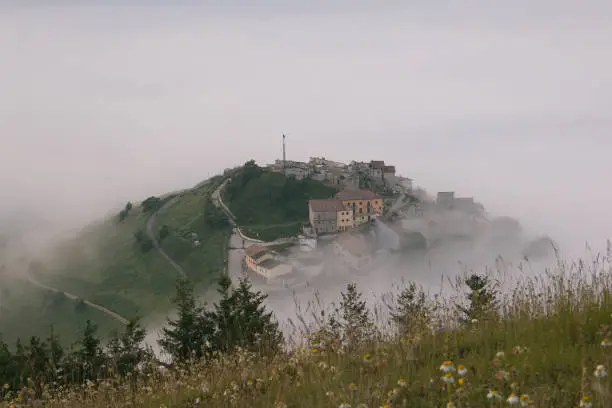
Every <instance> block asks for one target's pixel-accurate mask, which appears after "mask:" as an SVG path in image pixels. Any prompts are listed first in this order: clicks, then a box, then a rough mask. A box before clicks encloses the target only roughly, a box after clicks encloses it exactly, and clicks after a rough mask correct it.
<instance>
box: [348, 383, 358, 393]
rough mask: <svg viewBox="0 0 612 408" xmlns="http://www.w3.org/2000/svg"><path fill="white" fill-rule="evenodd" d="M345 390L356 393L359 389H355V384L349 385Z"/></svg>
mask: <svg viewBox="0 0 612 408" xmlns="http://www.w3.org/2000/svg"><path fill="white" fill-rule="evenodd" d="M347 388H348V389H349V391H357V390H358V389H359V387H357V384H355V383H350V384H349V385H348V387H347Z"/></svg>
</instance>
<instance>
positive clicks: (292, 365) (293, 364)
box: [289, 357, 297, 367]
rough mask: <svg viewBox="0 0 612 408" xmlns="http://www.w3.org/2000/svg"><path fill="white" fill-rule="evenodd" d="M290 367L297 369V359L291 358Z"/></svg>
mask: <svg viewBox="0 0 612 408" xmlns="http://www.w3.org/2000/svg"><path fill="white" fill-rule="evenodd" d="M289 365H290V366H291V367H295V366H296V365H297V359H296V358H295V357H291V358H290V359H289Z"/></svg>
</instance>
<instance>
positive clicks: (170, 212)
mask: <svg viewBox="0 0 612 408" xmlns="http://www.w3.org/2000/svg"><path fill="white" fill-rule="evenodd" d="M221 181H222V179H221V178H220V177H217V178H213V179H211V180H210V181H209V182H208V183H203V184H201V185H199V186H198V187H196V188H193V189H189V190H185V191H182V192H180V193H175V194H171V195H168V196H165V197H163V198H161V197H149V198H148V199H146V200H144V201H143V202H142V203H141V204H140V205H132V204H127V205H126V207H125V208H124V209H123V210H122V211H121V212H119V213H117V214H115V215H113V216H112V217H109V218H107V219H105V220H102V221H100V222H98V223H95V224H93V225H90V226H88V227H87V228H86V229H84V230H83V231H81V232H80V233H78V234H77V235H76V236H75V237H74V239H73V240H71V241H70V242H66V243H63V244H62V245H61V246H60V247H59V248H58V249H57V250H56V251H55V253H54V256H53V257H52V258H51V259H48V258H45V259H40V260H38V261H35V262H32V263H31V264H30V267H29V275H30V276H31V277H32V278H33V279H35V280H36V281H37V282H39V283H40V284H41V285H45V286H49V287H53V288H57V289H58V290H59V291H60V292H69V293H71V294H74V295H75V296H77V297H79V298H81V299H85V300H88V301H90V302H92V303H95V304H97V305H100V306H102V307H105V308H108V309H110V310H111V311H113V312H116V313H118V314H119V315H121V316H123V317H125V318H128V319H129V318H131V317H135V316H139V317H149V316H152V315H155V314H162V315H165V313H166V312H167V311H168V310H169V308H170V298H171V296H172V295H173V291H174V286H175V282H176V280H177V278H178V277H181V276H185V277H187V278H189V279H190V280H191V281H193V282H194V283H195V284H196V288H197V289H198V290H199V291H205V290H207V289H208V287H209V286H210V283H211V282H212V281H213V280H215V279H216V278H217V277H218V276H219V275H220V274H221V272H222V271H223V270H224V268H225V263H226V257H227V245H228V240H229V236H230V233H231V228H230V226H229V223H228V221H227V218H226V217H225V215H224V214H223V213H222V212H220V211H219V210H217V208H216V207H215V206H214V205H213V204H212V202H211V199H210V196H211V194H212V192H213V191H214V190H215V189H216V188H217V187H218V185H219V184H220V182H221ZM196 237H197V238H196ZM160 250H161V251H163V253H162V252H161V251H160ZM164 254H165V255H167V257H169V258H170V259H171V260H172V262H170V261H169V260H168V258H167V257H166V256H164ZM28 285H29V284H28V283H27V282H26V281H24V282H20V283H19V285H18V286H15V289H14V291H15V293H23V294H26V293H27V294H28V295H26V296H23V297H22V298H21V300H20V301H19V304H20V305H21V307H20V308H19V309H14V310H20V311H19V317H20V319H21V321H22V322H27V321H29V322H33V321H37V322H40V325H39V326H36V327H32V326H31V325H25V324H21V325H20V324H18V323H19V321H18V320H14V319H8V318H7V317H5V316H6V315H5V316H3V317H0V333H8V332H9V331H10V332H11V333H10V336H8V337H10V338H16V337H22V338H26V337H28V336H30V335H33V334H40V333H41V331H48V330H49V326H50V323H51V322H53V321H54V320H53V319H49V320H47V319H44V318H43V317H44V316H47V317H48V316H55V317H56V318H60V319H62V324H61V325H59V327H58V328H57V330H56V332H58V333H59V334H60V337H61V338H62V339H63V340H66V341H68V340H69V339H72V338H73V336H74V333H75V329H76V328H78V327H81V326H82V325H83V324H84V321H85V320H86V319H87V318H89V319H91V320H92V321H94V322H95V323H97V324H98V325H99V326H100V329H101V330H100V332H101V334H103V335H104V336H106V335H108V334H109V333H110V331H112V330H114V329H115V328H116V327H117V324H116V323H117V322H116V321H114V320H113V319H110V321H109V317H108V316H107V315H105V314H104V313H100V312H99V311H96V310H91V307H88V306H86V307H84V308H83V309H84V310H85V312H84V313H83V312H82V311H81V312H79V313H73V311H72V309H74V304H75V302H74V301H71V300H69V299H63V300H62V301H61V302H52V301H46V300H42V299H43V298H44V297H45V296H48V295H45V291H44V290H41V289H40V288H37V287H33V285H29V286H28ZM11 290H13V289H11ZM14 313H17V312H16V311H15V312H14ZM41 319H42V320H41ZM9 320H10V321H9ZM5 337H7V335H6V334H5Z"/></svg>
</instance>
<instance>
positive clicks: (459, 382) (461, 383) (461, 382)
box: [457, 378, 465, 385]
mask: <svg viewBox="0 0 612 408" xmlns="http://www.w3.org/2000/svg"><path fill="white" fill-rule="evenodd" d="M464 382H465V381H464V380H463V378H460V379H458V380H457V384H459V385H463V383H464Z"/></svg>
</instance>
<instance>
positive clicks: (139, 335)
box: [107, 319, 153, 380]
mask: <svg viewBox="0 0 612 408" xmlns="http://www.w3.org/2000/svg"><path fill="white" fill-rule="evenodd" d="M146 335H147V332H146V330H145V329H143V328H142V327H141V326H140V323H139V321H138V319H132V320H130V321H129V322H128V324H127V325H126V326H125V329H124V331H123V333H122V334H121V336H118V335H116V336H115V337H114V338H113V339H112V340H111V342H110V343H109V345H108V347H107V349H108V353H109V355H110V359H111V362H112V363H113V365H114V367H115V369H116V370H117V372H118V373H119V374H120V375H121V376H123V377H125V376H126V375H127V374H128V373H130V375H131V378H132V379H134V380H135V379H136V370H135V369H136V367H137V366H138V364H140V363H141V362H143V361H149V360H151V359H152V357H153V353H152V351H151V350H150V349H148V348H145V347H143V342H144V339H145V337H146Z"/></svg>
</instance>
